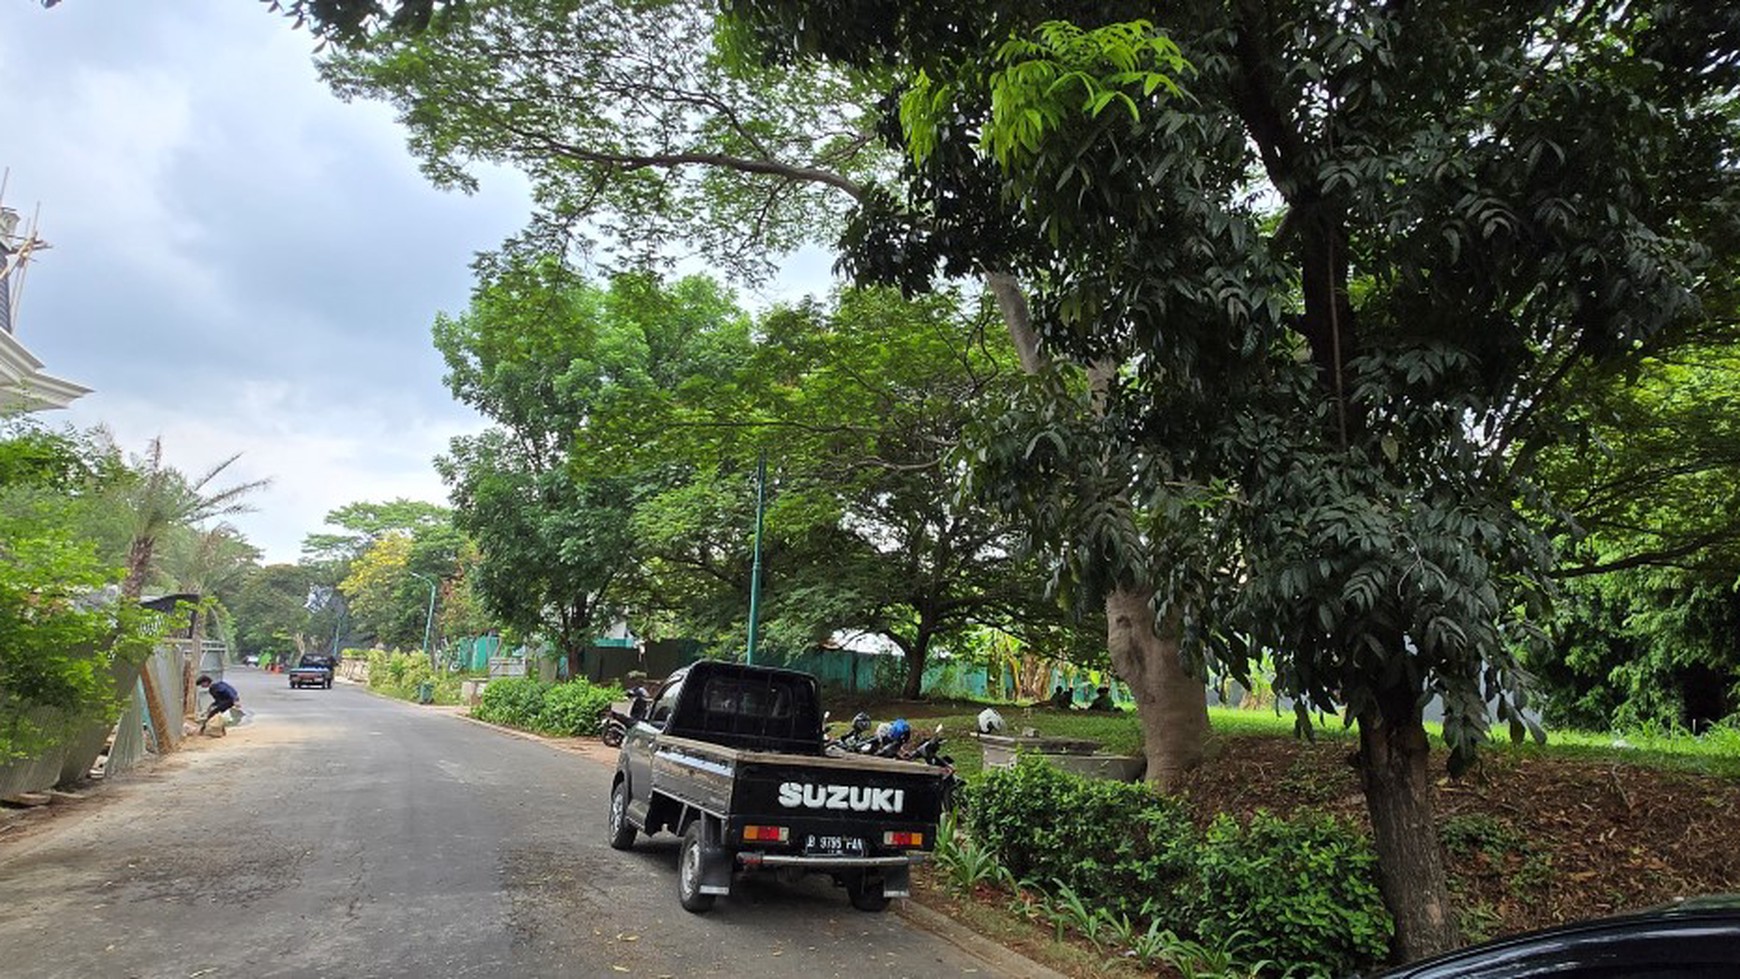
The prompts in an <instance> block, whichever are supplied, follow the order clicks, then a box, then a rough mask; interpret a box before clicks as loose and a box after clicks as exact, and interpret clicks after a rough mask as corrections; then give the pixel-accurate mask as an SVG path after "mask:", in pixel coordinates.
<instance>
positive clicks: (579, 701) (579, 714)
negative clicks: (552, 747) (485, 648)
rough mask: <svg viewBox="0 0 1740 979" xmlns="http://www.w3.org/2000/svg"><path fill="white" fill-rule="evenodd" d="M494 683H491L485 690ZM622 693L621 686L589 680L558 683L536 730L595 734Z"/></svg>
mask: <svg viewBox="0 0 1740 979" xmlns="http://www.w3.org/2000/svg"><path fill="white" fill-rule="evenodd" d="M497 682H499V681H497ZM494 686H495V684H494V683H491V684H490V686H489V687H488V688H485V692H487V691H488V689H490V688H493V687H494ZM622 695H623V694H622V690H621V689H619V688H617V687H614V686H611V687H595V686H593V685H592V684H590V683H588V682H586V681H585V680H571V681H569V682H567V683H559V684H556V685H555V686H554V687H552V688H550V689H549V690H547V691H546V692H545V693H544V706H543V708H542V709H541V710H539V711H538V718H537V724H536V730H537V731H539V732H541V733H543V734H552V735H559V736H563V737H576V738H577V737H592V736H594V735H596V734H598V731H599V729H600V727H602V722H603V719H604V713H605V711H608V710H609V709H610V705H611V703H612V702H614V701H616V700H618V699H620V698H621V697H622Z"/></svg>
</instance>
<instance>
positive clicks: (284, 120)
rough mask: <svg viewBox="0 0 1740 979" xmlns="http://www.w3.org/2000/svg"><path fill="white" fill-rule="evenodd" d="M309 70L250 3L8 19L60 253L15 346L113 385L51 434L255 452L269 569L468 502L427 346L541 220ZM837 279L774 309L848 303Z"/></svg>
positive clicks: (32, 285) (5, 110)
mask: <svg viewBox="0 0 1740 979" xmlns="http://www.w3.org/2000/svg"><path fill="white" fill-rule="evenodd" d="M311 50H312V44H311V42H310V40H309V38H308V36H307V35H306V34H303V33H299V32H295V31H292V30H291V28H290V25H289V22H288V21H285V20H283V19H282V18H280V17H277V16H274V15H272V14H271V13H269V12H268V11H267V10H266V8H265V6H264V5H263V4H260V3H257V2H252V0H175V2H173V3H139V2H121V0H66V2H63V3H61V4H60V5H59V6H57V7H55V8H54V9H52V10H43V9H41V7H40V5H39V4H37V3H35V2H32V0H0V167H5V168H9V169H10V171H11V174H10V180H9V184H8V186H7V189H6V194H5V203H6V204H7V205H9V206H11V207H13V208H14V209H16V210H18V211H20V212H22V213H23V214H24V215H25V217H26V219H27V220H28V218H29V216H30V215H31V213H32V212H33V211H34V210H35V209H36V207H37V206H38V205H39V204H40V206H41V235H42V237H43V238H44V239H45V240H46V241H48V242H49V243H50V244H51V245H52V246H53V247H52V248H51V249H50V250H48V251H45V252H40V253H38V258H37V261H36V262H35V263H34V264H33V265H32V266H31V269H30V273H29V278H28V280H27V284H26V289H25V292H24V296H23V299H22V303H21V305H20V308H19V310H18V314H19V315H18V322H17V328H18V329H17V334H18V338H19V339H20V340H21V341H23V343H24V344H25V345H26V346H27V347H29V348H30V349H31V351H32V352H33V353H35V354H36V355H37V356H38V357H39V358H41V359H42V360H43V361H44V362H45V365H46V367H45V369H46V370H47V371H48V372H49V373H51V374H55V375H58V376H60V377H64V378H66V379H68V380H72V381H76V382H78V383H81V384H84V385H85V386H87V387H90V388H94V389H95V391H94V393H93V394H90V395H87V396H86V397H85V398H83V399H81V400H80V401H79V402H77V403H76V404H75V406H74V407H73V409H72V410H70V411H66V412H54V413H50V414H48V415H46V416H44V417H46V418H48V419H51V420H54V421H70V422H72V423H74V424H77V425H80V426H88V425H94V424H97V423H103V424H106V425H108V426H109V427H110V428H111V429H112V430H113V431H114V433H115V435H116V437H117V438H118V440H119V441H120V443H121V444H122V445H123V446H124V447H125V448H127V449H128V450H129V451H132V452H137V451H140V450H141V449H143V447H144V446H145V443H146V442H147V440H149V439H150V438H151V437H152V436H155V435H161V436H162V437H163V442H164V451H165V455H166V457H167V459H168V460H169V462H170V463H171V464H172V465H175V466H177V467H178V468H180V469H182V470H183V471H186V472H189V473H196V472H201V471H203V470H205V469H206V468H209V467H210V466H211V465H213V464H215V463H216V462H218V461H220V460H222V459H223V458H225V457H227V456H229V455H231V454H234V453H237V452H240V453H242V457H241V459H240V461H238V462H237V463H236V464H235V465H234V466H232V467H231V468H230V470H228V472H229V473H232V474H233V477H232V478H231V479H229V480H225V481H223V482H220V483H219V484H218V485H228V484H229V483H230V482H237V481H243V480H250V479H258V478H266V477H270V478H271V479H272V480H273V485H272V487H271V488H270V489H268V490H266V491H264V492H262V493H260V494H258V496H257V498H256V504H257V506H258V511H257V512H255V513H251V514H245V515H242V516H239V517H235V518H232V522H233V523H235V524H236V525H237V526H238V527H240V528H241V529H242V530H243V531H244V532H245V533H246V534H247V535H248V537H249V539H250V540H252V541H253V542H254V543H255V544H256V545H257V546H259V547H261V548H262V549H263V550H264V551H265V552H266V557H267V559H268V560H270V561H294V560H295V559H296V558H297V557H298V554H299V548H300V543H301V540H302V537H303V535H305V534H307V533H309V532H310V531H312V530H314V529H316V528H317V526H318V525H319V524H320V522H321V518H322V516H323V515H324V514H325V513H326V512H327V511H329V510H331V509H333V508H334V507H337V506H340V505H342V504H344V503H347V502H351V501H353V500H385V499H391V498H394V497H399V496H406V497H411V498H415V499H424V500H431V501H435V502H446V494H445V490H444V488H443V487H442V485H441V482H440V480H439V478H438V477H437V476H436V475H435V473H434V469H433V467H432V466H431V465H430V460H431V459H432V458H433V457H434V456H435V455H436V454H437V453H439V452H441V451H443V450H444V448H445V447H446V444H447V440H448V438H450V437H451V436H452V435H454V434H457V433H460V432H464V431H472V430H476V429H477V428H479V427H481V425H482V423H481V421H480V420H479V419H478V418H477V417H476V416H475V415H473V414H472V413H471V412H470V411H469V409H465V408H463V407H461V406H459V405H456V404H454V403H453V402H452V400H451V399H450V397H449V396H448V394H447V391H446V388H445V387H443V386H442V384H441V373H442V366H441V360H440V357H439V355H437V354H436V353H435V351H434V349H433V348H432V347H431V346H430V343H429V326H430V324H431V323H432V322H433V321H434V318H435V315H436V313H437V312H439V311H449V312H457V311H459V310H461V309H463V308H464V305H465V302H466V298H467V296H468V294H469V289H470V284H471V277H470V271H469V268H468V263H469V262H470V260H471V258H472V256H473V255H474V254H475V253H476V252H478V251H481V250H487V249H490V248H493V247H494V246H496V245H497V244H498V243H499V242H500V241H501V240H502V239H503V238H504V237H505V236H507V235H508V234H510V233H511V232H513V231H514V230H516V229H518V228H519V227H520V226H521V225H522V224H523V223H524V221H525V218H526V212H527V207H528V203H527V196H526V192H525V185H524V183H523V182H522V181H521V180H520V179H519V178H518V177H517V175H513V174H508V173H498V174H485V175H484V179H483V187H482V190H481V192H480V193H479V194H477V195H475V196H472V197H465V196H462V195H458V194H452V193H443V192H439V191H436V190H435V189H434V188H432V187H430V186H429V185H428V184H427V182H426V181H425V180H424V179H423V177H422V175H421V174H419V173H418V172H417V168H416V164H415V161H414V160H413V159H412V158H411V157H410V155H409V154H408V153H407V152H406V150H405V148H404V138H403V133H402V131H401V130H400V129H399V128H398V127H397V126H396V125H395V124H394V122H393V120H392V115H391V113H390V112H389V111H388V110H387V109H386V108H385V107H383V106H380V105H376V104H360V103H359V104H350V105H346V104H343V103H341V102H339V101H338V100H337V99H335V98H334V97H332V95H331V94H330V93H329V92H328V91H327V90H326V88H325V87H324V86H323V85H321V84H320V82H319V81H318V80H317V79H316V77H315V74H314V70H313V67H312V64H311ZM825 264H826V263H825V261H824V260H821V259H820V257H819V256H811V257H810V260H809V261H806V262H803V263H801V268H799V269H794V271H793V273H792V274H791V275H789V276H788V277H787V278H786V279H785V280H783V283H782V284H780V285H776V286H774V287H772V288H771V289H770V290H769V294H770V295H775V296H779V295H794V294H796V293H797V292H798V291H816V290H820V289H825V288H826V287H827V283H826V279H825V275H822V274H819V270H820V269H822V268H825ZM793 283H798V284H793ZM805 286H809V287H810V288H807V289H806V288H805Z"/></svg>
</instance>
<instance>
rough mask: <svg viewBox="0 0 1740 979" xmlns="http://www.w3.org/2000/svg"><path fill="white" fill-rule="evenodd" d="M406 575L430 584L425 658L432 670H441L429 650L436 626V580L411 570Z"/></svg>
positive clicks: (424, 617) (425, 632)
mask: <svg viewBox="0 0 1740 979" xmlns="http://www.w3.org/2000/svg"><path fill="white" fill-rule="evenodd" d="M405 573H406V574H408V575H410V576H411V577H413V578H420V579H422V580H423V581H426V582H428V583H429V613H428V614H427V615H425V616H423V657H424V658H425V659H427V660H428V661H429V666H430V667H431V668H439V664H438V663H436V662H435V654H434V653H433V652H431V651H430V650H429V636H430V633H431V630H433V629H434V626H435V579H434V578H431V577H429V576H428V575H426V574H419V573H417V572H415V571H412V570H410V569H409V568H407V569H406V570H405Z"/></svg>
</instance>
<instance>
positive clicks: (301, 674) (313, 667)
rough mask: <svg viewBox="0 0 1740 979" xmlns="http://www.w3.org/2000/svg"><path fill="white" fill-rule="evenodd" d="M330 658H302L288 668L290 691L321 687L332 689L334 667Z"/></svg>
mask: <svg viewBox="0 0 1740 979" xmlns="http://www.w3.org/2000/svg"><path fill="white" fill-rule="evenodd" d="M336 665H337V664H335V663H334V662H333V659H332V657H330V656H304V657H302V660H301V662H299V663H297V664H296V665H295V666H293V667H291V668H290V689H292V690H294V689H296V688H297V687H323V688H325V689H327V690H331V689H332V671H333V668H334V667H335V666H336Z"/></svg>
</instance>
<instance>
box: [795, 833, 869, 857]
mask: <svg viewBox="0 0 1740 979" xmlns="http://www.w3.org/2000/svg"><path fill="white" fill-rule="evenodd" d="M804 853H806V854H808V855H809V856H812V857H861V856H863V855H864V838H863V837H861V836H816V835H814V834H810V835H808V836H805V837H804Z"/></svg>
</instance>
